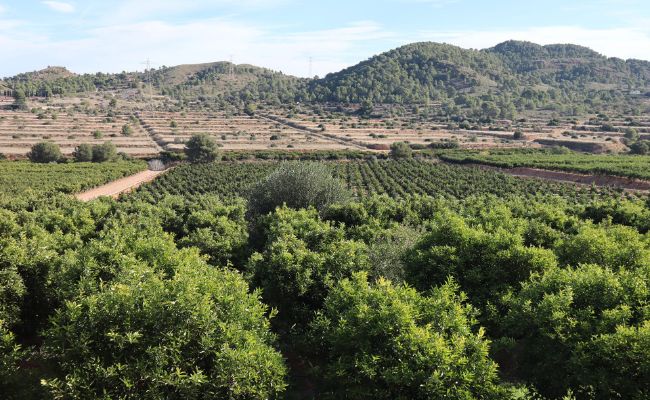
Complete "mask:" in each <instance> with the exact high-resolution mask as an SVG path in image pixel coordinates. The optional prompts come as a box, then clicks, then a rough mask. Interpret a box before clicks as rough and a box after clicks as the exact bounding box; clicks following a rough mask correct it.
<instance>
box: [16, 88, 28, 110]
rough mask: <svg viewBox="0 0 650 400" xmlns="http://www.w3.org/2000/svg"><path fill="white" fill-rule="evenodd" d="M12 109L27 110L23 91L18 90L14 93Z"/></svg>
mask: <svg viewBox="0 0 650 400" xmlns="http://www.w3.org/2000/svg"><path fill="white" fill-rule="evenodd" d="M14 107H16V108H17V109H19V110H26V109H27V97H26V96H25V91H24V90H22V89H18V90H16V91H14Z"/></svg>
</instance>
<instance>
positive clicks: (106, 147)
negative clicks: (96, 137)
mask: <svg viewBox="0 0 650 400" xmlns="http://www.w3.org/2000/svg"><path fill="white" fill-rule="evenodd" d="M116 157H117V149H116V148H115V145H114V144H113V142H104V143H102V144H99V145H95V146H93V162H106V161H113V160H115V158H116Z"/></svg>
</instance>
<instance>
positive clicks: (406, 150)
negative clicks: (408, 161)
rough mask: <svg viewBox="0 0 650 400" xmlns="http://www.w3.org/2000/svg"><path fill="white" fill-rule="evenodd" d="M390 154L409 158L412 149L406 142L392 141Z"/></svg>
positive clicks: (393, 156) (395, 156) (394, 156)
mask: <svg viewBox="0 0 650 400" xmlns="http://www.w3.org/2000/svg"><path fill="white" fill-rule="evenodd" d="M390 156H391V157H392V158H411V157H412V156H413V150H411V146H409V144H408V143H405V142H394V143H392V144H391V145H390Z"/></svg>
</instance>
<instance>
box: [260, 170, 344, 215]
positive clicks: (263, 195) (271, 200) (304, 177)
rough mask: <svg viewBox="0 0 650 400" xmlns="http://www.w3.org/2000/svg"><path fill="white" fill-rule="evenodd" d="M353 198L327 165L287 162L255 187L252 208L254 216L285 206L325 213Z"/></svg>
mask: <svg viewBox="0 0 650 400" xmlns="http://www.w3.org/2000/svg"><path fill="white" fill-rule="evenodd" d="M349 197H350V192H349V191H348V190H347V188H346V187H345V183H344V182H342V181H341V180H339V179H336V178H334V177H332V173H331V171H330V169H329V168H328V167H327V166H326V165H324V164H318V163H304V162H286V163H283V164H281V165H280V166H279V167H278V169H276V170H275V171H274V172H272V173H271V174H270V175H269V176H267V177H266V178H265V179H264V180H262V181H261V182H259V183H258V184H257V185H256V186H254V187H253V189H252V190H251V192H250V195H249V208H250V211H251V212H252V213H253V214H254V215H255V214H257V215H259V214H266V213H268V212H270V211H273V210H274V209H275V208H276V207H278V206H281V205H283V204H286V205H287V206H288V207H291V208H296V209H297V208H308V207H315V208H316V209H317V210H323V209H324V208H325V207H327V206H328V205H329V204H332V203H336V202H341V201H345V200H347V199H348V198H349Z"/></svg>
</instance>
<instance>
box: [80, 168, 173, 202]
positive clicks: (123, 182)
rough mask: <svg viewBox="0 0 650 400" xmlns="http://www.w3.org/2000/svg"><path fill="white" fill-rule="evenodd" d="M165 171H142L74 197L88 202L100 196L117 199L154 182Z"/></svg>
mask: <svg viewBox="0 0 650 400" xmlns="http://www.w3.org/2000/svg"><path fill="white" fill-rule="evenodd" d="M164 172H165V171H142V172H138V173H137V174H134V175H131V176H127V177H126V178H121V179H118V180H116V181H113V182H109V183H107V184H105V185H102V186H98V187H96V188H93V189H90V190H87V191H85V192H82V193H78V194H76V195H75V197H76V198H77V200H81V201H90V200H95V199H97V198H99V197H102V196H110V197H113V198H117V197H119V195H120V194H122V193H127V192H130V191H131V190H133V189H135V188H137V187H138V186H140V185H142V184H143V183H145V182H150V181H152V180H154V179H155V178H156V177H157V176H158V175H160V174H162V173H164Z"/></svg>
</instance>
